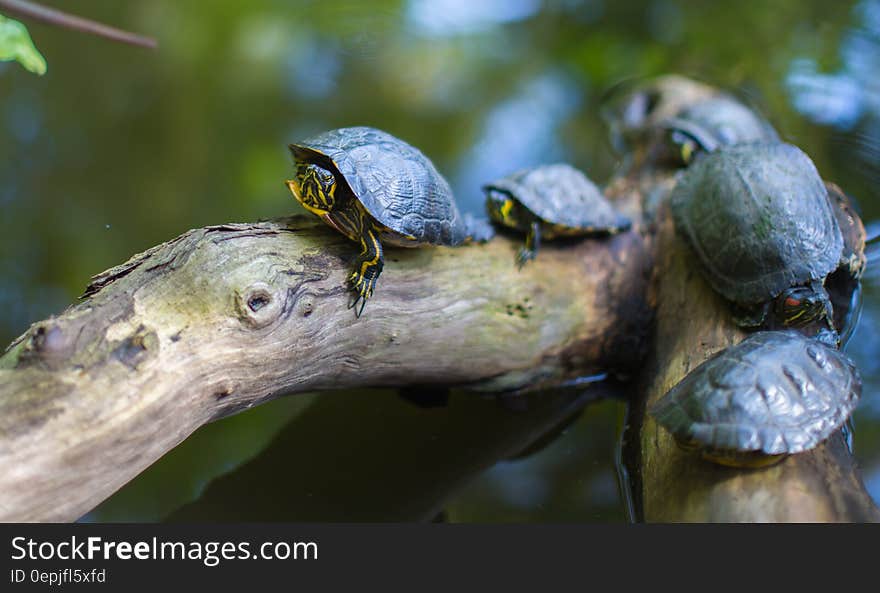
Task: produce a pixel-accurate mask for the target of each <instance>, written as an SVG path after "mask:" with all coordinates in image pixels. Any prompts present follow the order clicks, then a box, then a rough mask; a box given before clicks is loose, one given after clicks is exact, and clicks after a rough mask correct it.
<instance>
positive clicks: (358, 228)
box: [286, 126, 492, 317]
mask: <svg viewBox="0 0 880 593" xmlns="http://www.w3.org/2000/svg"><path fill="white" fill-rule="evenodd" d="M289 148H290V152H291V154H292V155H293V161H294V166H295V169H296V172H295V175H294V177H293V179H290V180H288V181H287V182H286V184H287V187H288V188H289V189H290V191H291V193H293V196H294V197H295V198H296V199H297V201H299V203H300V204H302V206H303V207H304V208H305V209H306V210H308V211H309V212H311V213H312V214H315V215H316V216H318V217H320V218H321V219H322V220H323V221H324V222H325V223H327V224H328V225H329V226H331V227H332V228H334V229H336V230H337V231H339V232H340V233H342V234H343V235H345V236H346V237H348V238H349V239H351V240H352V241H355V242H357V243H359V244H360V246H361V252H360V255H359V256H358V257H357V259H356V260H355V265H354V268H353V270H352V272H351V274H350V276H349V279H348V280H349V283H350V284H351V287H352V289H353V291H354V300H353V302H352V303H351V305H350V307H355V308H356V307H357V304H358V302H360V308H359V309H357V308H356V309H355V311H356V314H357V316H358V317H360V315H361V313H362V312H363V309H364V305H365V304H366V301H367V299H369V298H370V297H371V296H372V295H373V293H374V291H375V288H376V281H377V280H378V278H379V275H380V274H381V273H382V268H383V266H384V264H385V259H384V255H383V254H384V251H383V244H385V245H396V246H400V247H421V246H425V245H447V246H457V245H461V244H463V243H465V242H468V241H470V240H479V241H485V240H488V239H489V238H490V236H491V233H492V230H491V226H490V225H489V224H488V222H487V221H484V220H480V219H477V218H474V217H472V216H463V215H462V214H461V213H460V212H459V210H458V207H457V205H456V203H455V199H454V196H453V193H452V189H451V188H450V186H449V183H448V182H447V181H446V179H445V178H444V177H443V176H442V175H441V174H440V173H439V172H438V171H437V169H436V168H435V166H434V164H433V163H432V162H431V160H430V159H429V158H428V157H427V156H425V155H424V154H423V153H422V152H421V151H420V150H419V149H417V148H415V147H414V146H411V145H410V144H408V143H406V142H405V141H403V140H401V139H400V138H397V137H395V136H392V135H391V134H389V133H388V132H385V131H383V130H379V129H377V128H372V127H368V126H356V127H348V128H338V129H335V130H329V131H326V132H323V133H321V134H318V135H316V136H313V137H310V138H307V139H305V140H303V141H301V142H298V143H295V144H290V145H289Z"/></svg>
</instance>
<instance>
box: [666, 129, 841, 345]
mask: <svg viewBox="0 0 880 593" xmlns="http://www.w3.org/2000/svg"><path fill="white" fill-rule="evenodd" d="M671 206H672V214H673V217H674V219H675V226H676V229H677V231H678V232H679V233H680V234H681V235H682V236H683V237H684V238H685V239H686V240H687V242H688V243H689V244H690V245H691V247H692V248H693V250H694V251H695V252H696V254H697V258H698V259H699V261H700V263H701V264H702V270H703V272H704V276H705V277H706V279H707V280H708V281H709V284H711V285H712V288H714V289H715V290H716V291H717V292H718V293H720V294H721V295H722V296H723V297H724V298H725V299H727V300H728V301H730V302H732V303H733V304H734V305H735V307H734V320H735V321H736V323H737V324H738V325H740V326H742V327H761V326H763V327H765V328H777V327H779V326H785V327H787V326H793V327H801V328H804V331H807V326H811V327H814V326H815V325H816V324H818V325H819V327H818V328H815V329H816V331H817V332H818V331H821V330H822V328H823V327H824V328H825V331H830V332H832V333H833V331H834V327H833V313H832V307H831V304H830V301H829V297H828V293H827V291H826V290H825V287H824V286H823V281H824V279H825V277H826V276H827V275H828V274H829V273H831V272H832V271H834V270H835V269H836V268H837V267H838V264H839V262H840V259H841V254H842V251H843V238H842V236H841V232H840V228H839V227H838V224H837V220H836V218H835V215H834V212H832V208H831V206H830V204H829V200H828V192H827V190H826V188H825V184H824V183H823V182H822V179H821V178H820V177H819V173H818V172H817V171H816V167H815V166H814V165H813V163H812V161H811V160H810V158H809V157H808V156H807V155H806V154H804V153H803V152H802V151H801V150H800V149H798V148H796V147H794V146H791V145H790V144H784V143H780V142H777V143H760V144H739V145H735V146H725V147H721V148H719V149H718V150H717V151H715V152H712V153H709V154H707V155H705V156H704V157H703V158H700V159H697V160H696V162H694V164H693V165H692V166H691V167H690V168H688V169H686V170H685V171H684V172H683V173H682V174H681V176H680V178H679V180H678V182H677V183H676V186H675V188H674V189H673V191H672V195H671ZM834 339H836V336H835V338H834Z"/></svg>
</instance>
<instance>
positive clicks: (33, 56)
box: [0, 14, 46, 76]
mask: <svg viewBox="0 0 880 593" xmlns="http://www.w3.org/2000/svg"><path fill="white" fill-rule="evenodd" d="M11 60H15V61H16V62H18V63H19V64H21V65H22V66H23V67H24V69H25V70H27V71H28V72H33V73H34V74H39V75H40V76H42V75H43V74H45V73H46V59H45V58H43V55H42V54H41V53H40V52H39V51H38V50H37V48H36V46H35V45H34V42H33V41H32V40H31V36H30V35H29V34H28V31H27V27H25V26H24V25H23V24H21V23H19V22H18V21H14V20H12V19H10V18H6V17H5V16H3V15H2V14H0V62H8V61H11Z"/></svg>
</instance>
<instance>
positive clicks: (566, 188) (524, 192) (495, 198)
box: [483, 163, 632, 267]
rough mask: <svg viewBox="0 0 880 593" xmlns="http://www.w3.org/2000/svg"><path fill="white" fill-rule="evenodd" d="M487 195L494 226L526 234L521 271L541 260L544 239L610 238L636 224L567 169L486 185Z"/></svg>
mask: <svg viewBox="0 0 880 593" xmlns="http://www.w3.org/2000/svg"><path fill="white" fill-rule="evenodd" d="M483 191H484V192H485V194H486V210H487V211H488V213H489V219H490V220H492V221H494V222H496V223H498V224H499V225H501V226H503V227H508V228H512V229H516V230H518V231H520V232H525V233H526V241H525V245H524V246H523V247H522V248H521V249H520V250H519V251H518V252H517V255H516V262H517V264H518V265H519V267H522V266H523V265H524V264H525V263H526V262H528V261H529V260H532V259H534V258H535V257H536V256H537V253H538V249H539V248H540V245H541V239H542V238H544V239H554V238H557V237H579V236H586V235H603V234H604V235H609V234H614V233H618V232H621V231H625V230H628V229H629V228H630V226H631V224H632V223H631V221H630V219H629V218H627V217H626V216H624V215H622V214H620V213H618V212H617V211H616V210H615V209H614V207H613V206H612V205H611V204H610V203H609V202H608V200H606V199H605V197H604V196H603V195H602V192H600V191H599V188H598V187H596V185H595V184H594V183H593V182H592V181H590V180H589V179H588V178H587V176H586V175H585V174H584V173H583V172H581V171H579V170H578V169H576V168H575V167H573V166H571V165H569V164H567V163H554V164H547V165H540V166H537V167H532V168H528V169H522V170H519V171H516V172H514V173H511V174H510V175H508V176H506V177H502V178H501V179H498V180H496V181H493V182H491V183H487V184H485V185H484V186H483Z"/></svg>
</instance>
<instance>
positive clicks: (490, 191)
mask: <svg viewBox="0 0 880 593" xmlns="http://www.w3.org/2000/svg"><path fill="white" fill-rule="evenodd" d="M484 189H485V192H486V210H487V211H488V213H489V218H491V219H492V220H494V221H495V222H497V223H499V224H502V225H504V226H506V227H512V228H516V227H517V226H518V223H519V217H518V216H517V214H518V210H519V208H518V206H517V201H516V200H515V199H514V198H513V196H511V195H510V194H509V193H507V192H504V191H500V190H498V189H495V188H493V187H486V188H484Z"/></svg>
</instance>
